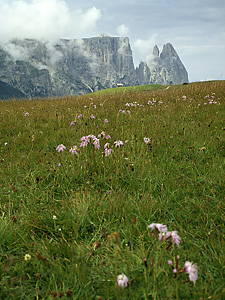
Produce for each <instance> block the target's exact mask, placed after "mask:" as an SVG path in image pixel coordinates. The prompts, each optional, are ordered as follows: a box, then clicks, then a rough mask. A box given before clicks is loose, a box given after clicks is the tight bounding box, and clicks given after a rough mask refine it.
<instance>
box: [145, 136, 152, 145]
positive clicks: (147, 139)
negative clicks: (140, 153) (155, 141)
mask: <svg viewBox="0 0 225 300" xmlns="http://www.w3.org/2000/svg"><path fill="white" fill-rule="evenodd" d="M150 141H151V140H150V138H147V137H144V142H145V144H147V145H148V144H149V143H150Z"/></svg>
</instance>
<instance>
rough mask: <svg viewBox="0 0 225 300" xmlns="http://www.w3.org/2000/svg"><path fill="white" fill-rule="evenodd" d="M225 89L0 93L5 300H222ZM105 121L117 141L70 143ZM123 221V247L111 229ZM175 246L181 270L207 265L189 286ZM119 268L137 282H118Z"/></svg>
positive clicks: (1, 284)
mask: <svg viewBox="0 0 225 300" xmlns="http://www.w3.org/2000/svg"><path fill="white" fill-rule="evenodd" d="M224 88H225V82H224V81H219V82H207V83H194V84H189V85H187V86H174V87H171V88H169V89H168V90H165V89H161V90H153V91H146V90H147V88H146V87H145V88H144V91H141V90H136V91H135V92H134V91H129V92H128V90H129V89H126V92H125V91H124V89H123V88H119V89H116V91H117V92H116V93H111V92H110V91H107V94H105V92H106V91H104V92H98V93H95V94H90V95H86V96H83V97H64V98H62V99H58V100H53V101H50V100H48V101H46V100H45V101H19V102H16V101H12V102H1V103H0V111H1V115H0V126H1V135H0V185H1V191H0V212H1V215H0V218H1V219H0V220H1V223H0V226H1V230H0V234H1V241H2V242H1V247H0V264H1V268H0V269H1V273H0V274H1V277H0V299H33V298H34V297H36V298H35V299H53V298H54V297H56V296H57V295H58V297H59V296H60V295H61V294H60V293H63V296H62V299H67V298H68V297H70V294H71V293H72V296H71V299H78V298H79V299H98V297H99V296H101V297H102V299H119V298H120V299H201V298H204V299H208V298H209V297H211V298H210V299H224V288H225V287H224V281H223V278H224V258H225V255H224V232H225V231H224V190H225V186H224V147H225V139H224V128H225V126H224V119H225V118H224V112H225V110H224V98H225V92H224V91H225V89H224ZM132 89H133V88H130V90H132ZM135 89H136V87H135ZM114 90H115V89H114ZM114 90H113V91H114ZM122 90H123V92H122V93H121V91H122ZM118 91H119V92H118ZM214 93H215V95H214ZM184 95H185V96H186V99H184V98H183V96H184ZM212 96H213V97H214V102H216V103H213V104H209V99H211V98H212ZM90 97H92V98H93V99H94V100H93V101H91V100H90V99H89V98H90ZM148 101H151V102H152V103H154V105H152V104H149V105H148V104H147V103H148ZM154 101H155V102H154ZM92 102H93V103H94V105H96V108H94V106H93V104H91V103H92ZM133 102H136V106H126V103H133ZM204 103H206V104H204ZM138 104H139V105H138ZM199 104H200V105H199ZM142 105H144V106H142ZM84 106H86V108H84ZM119 110H125V111H126V114H124V113H122V112H120V111H119ZM127 110H130V114H128V113H127ZM25 112H29V116H24V113H25ZM79 114H82V115H83V119H78V118H77V117H78V115H79ZM91 114H93V115H95V119H93V120H92V119H90V115H91ZM106 118H107V119H108V121H109V122H108V123H105V122H104V120H105V119H106ZM73 120H76V125H74V126H70V122H71V121H73ZM102 131H105V132H106V134H109V135H110V136H111V139H109V140H105V139H103V138H101V139H100V144H101V148H100V149H98V150H94V149H93V146H91V145H88V147H86V148H84V149H80V151H79V154H78V156H76V155H74V156H72V155H71V154H70V153H69V149H70V147H72V146H73V145H77V146H79V143H80V142H79V141H80V138H81V137H82V136H85V135H88V134H94V135H96V136H97V135H98V134H99V133H101V132H102ZM144 137H150V138H151V144H150V145H146V144H145V143H144V142H143V138H144ZM116 140H122V141H123V142H125V141H128V142H127V143H125V145H124V146H123V147H121V148H115V147H113V148H112V149H113V151H112V154H111V155H110V156H109V157H105V156H104V149H103V146H104V144H105V143H106V142H108V141H109V142H110V144H111V145H113V142H114V141H116ZM6 143H7V144H6ZM61 143H63V144H64V145H65V146H66V147H67V149H66V151H64V152H61V153H58V152H57V151H56V150H55V149H56V147H57V145H59V144H61ZM59 163H60V166H59ZM53 216H56V218H57V219H55V218H53ZM152 222H158V223H163V224H166V225H167V226H168V229H169V230H171V231H172V230H177V231H178V234H179V236H180V237H181V243H180V247H177V246H176V245H175V246H174V247H172V250H170V251H168V250H166V248H167V246H168V242H164V243H160V242H159V241H158V238H157V239H154V238H153V237H152V235H151V234H150V230H149V229H147V225H149V224H150V223H152ZM115 231H116V232H118V233H119V235H120V243H119V248H118V247H116V246H114V245H113V244H112V243H110V240H109V239H108V237H107V236H108V235H110V234H111V233H112V232H115ZM96 242H98V243H99V244H98V243H96ZM25 254H30V255H31V259H30V260H28V261H25V260H24V255H25ZM177 255H179V256H180V267H181V269H182V268H183V265H184V263H185V261H187V260H189V261H193V262H195V263H197V265H198V269H199V271H198V273H199V274H198V279H197V281H196V284H195V285H193V283H192V282H189V283H186V284H182V282H183V281H185V280H186V279H188V275H187V274H183V273H182V274H180V275H179V276H178V277H177V278H173V277H174V276H173V274H172V270H171V267H170V266H169V265H168V263H167V261H168V260H172V261H173V263H175V262H176V257H177ZM144 259H146V264H145V263H144ZM146 266H147V267H146ZM181 269H180V270H181ZM121 273H125V274H126V275H127V276H128V278H129V280H130V281H129V282H130V285H129V287H128V288H125V289H121V290H120V289H116V287H115V276H116V275H117V274H121Z"/></svg>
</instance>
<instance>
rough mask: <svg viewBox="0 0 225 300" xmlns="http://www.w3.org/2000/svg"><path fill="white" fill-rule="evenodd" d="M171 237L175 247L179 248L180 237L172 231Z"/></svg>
mask: <svg viewBox="0 0 225 300" xmlns="http://www.w3.org/2000/svg"><path fill="white" fill-rule="evenodd" d="M171 237H172V240H173V243H174V244H177V246H179V244H180V237H179V235H178V234H177V231H172V232H171Z"/></svg>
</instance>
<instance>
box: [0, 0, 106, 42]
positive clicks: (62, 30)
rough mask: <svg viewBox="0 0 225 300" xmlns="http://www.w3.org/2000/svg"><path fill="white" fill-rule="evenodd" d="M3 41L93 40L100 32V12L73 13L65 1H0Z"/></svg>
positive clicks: (0, 29)
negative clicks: (83, 38) (98, 23)
mask: <svg viewBox="0 0 225 300" xmlns="http://www.w3.org/2000/svg"><path fill="white" fill-rule="evenodd" d="M0 6H1V10H0V23H1V26H0V39H1V40H8V39H12V38H20V39H22V38H36V39H46V40H56V39H58V38H81V37H90V36H92V35H94V34H96V33H98V32H97V22H98V20H99V19H100V18H101V11H100V10H99V9H97V8H95V7H92V8H90V9H88V10H86V11H83V10H81V9H75V10H72V11H71V10H70V9H69V7H68V5H67V3H66V2H65V1H64V0H48V1H46V0H32V1H31V2H28V1H25V0H19V1H12V2H10V3H9V1H7V2H6V0H2V1H1V0H0Z"/></svg>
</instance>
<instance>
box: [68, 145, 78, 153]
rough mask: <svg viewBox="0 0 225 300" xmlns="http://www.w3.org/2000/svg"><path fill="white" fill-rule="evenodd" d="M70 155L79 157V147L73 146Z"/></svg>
mask: <svg viewBox="0 0 225 300" xmlns="http://www.w3.org/2000/svg"><path fill="white" fill-rule="evenodd" d="M70 153H71V154H73V155H74V154H76V155H77V154H78V153H77V146H73V147H72V148H71V149H70Z"/></svg>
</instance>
